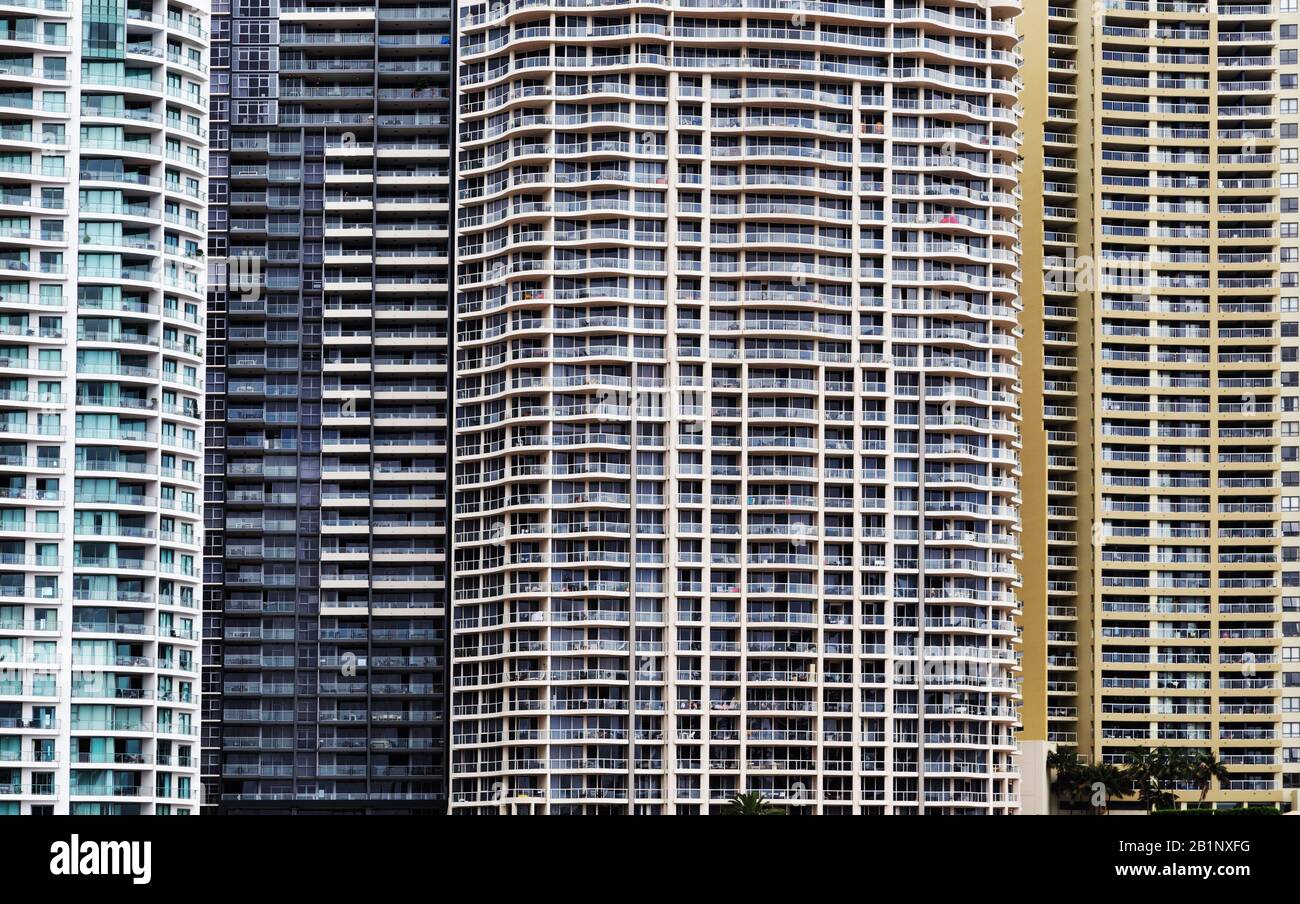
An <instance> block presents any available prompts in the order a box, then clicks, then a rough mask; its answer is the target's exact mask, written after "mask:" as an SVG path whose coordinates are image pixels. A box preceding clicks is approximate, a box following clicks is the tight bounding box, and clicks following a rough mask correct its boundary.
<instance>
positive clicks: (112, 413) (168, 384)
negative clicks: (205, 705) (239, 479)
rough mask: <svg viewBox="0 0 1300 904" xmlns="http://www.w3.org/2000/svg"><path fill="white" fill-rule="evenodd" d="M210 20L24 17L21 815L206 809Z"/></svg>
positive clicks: (16, 46)
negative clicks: (202, 805)
mask: <svg viewBox="0 0 1300 904" xmlns="http://www.w3.org/2000/svg"><path fill="white" fill-rule="evenodd" d="M207 18H208V15H207V8H206V4H205V3H202V2H191V0H174V2H163V0H156V2H153V3H150V2H147V0H93V2H86V3H80V4H70V3H67V2H65V0H11V2H4V3H0V57H3V60H2V61H0V813H15V814H18V813H47V814H49V813H54V814H65V813H72V814H168V813H170V814H185V813H197V811H198V803H199V801H198V773H199V760H198V747H199V713H198V691H199V629H200V623H199V620H200V613H199V599H200V594H199V581H200V571H199V555H200V549H199V545H198V537H199V518H200V514H199V502H200V500H199V488H200V483H199V480H200V449H201V441H202V436H201V431H200V420H199V418H200V416H201V408H200V404H199V399H200V397H201V388H202V383H201V380H202V370H203V357H202V355H203V336H202V320H201V313H202V306H203V295H202V286H203V264H202V262H201V261H200V258H201V257H202V253H203V252H202V242H203V233H204V228H205V224H204V222H203V219H202V215H201V214H202V210H203V205H204V200H205V194H204V193H205V190H206V181H207V179H206V152H205V146H206V124H207V102H208V98H207V63H208V60H207V53H206V43H207V41H206V39H207V34H206V27H207Z"/></svg>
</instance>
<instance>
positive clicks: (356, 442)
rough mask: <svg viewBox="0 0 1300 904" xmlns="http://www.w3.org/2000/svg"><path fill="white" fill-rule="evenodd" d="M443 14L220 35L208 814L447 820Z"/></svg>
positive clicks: (386, 13)
mask: <svg viewBox="0 0 1300 904" xmlns="http://www.w3.org/2000/svg"><path fill="white" fill-rule="evenodd" d="M449 9H450V7H449V4H447V3H445V2H420V0H382V2H369V3H362V4H357V3H356V2H355V0H345V2H330V0H233V2H230V0H224V2H220V3H218V4H217V5H216V8H215V9H214V17H213V51H212V52H213V67H214V70H213V71H214V74H213V106H212V118H213V142H212V148H213V151H212V173H213V186H212V195H213V198H212V208H211V219H210V223H211V233H210V244H209V253H210V255H211V257H212V264H213V267H212V272H213V278H212V281H211V284H210V286H209V305H210V317H209V323H208V336H209V342H210V346H209V348H210V367H209V370H208V389H209V396H208V405H207V416H208V424H207V430H208V442H207V447H208V454H207V467H206V475H207V485H206V492H207V500H208V501H207V508H206V520H207V535H206V553H207V556H206V559H205V568H206V602H205V614H206V618H207V625H208V630H207V635H206V637H207V640H206V644H205V651H204V662H205V666H206V667H207V669H208V671H207V672H206V677H205V690H206V693H205V698H204V715H205V729H204V742H203V747H204V764H203V765H204V776H205V778H204V782H205V788H206V791H207V797H206V803H207V804H209V805H212V806H214V807H219V808H220V810H221V811H222V812H248V811H251V810H254V809H257V810H261V811H266V810H268V809H269V810H273V811H277V812H291V811H292V812H297V811H301V810H304V809H308V808H310V809H317V810H319V809H326V810H332V811H337V812H400V813H424V812H430V811H438V812H441V811H445V809H446V789H445V782H444V780H443V778H442V776H443V773H444V768H445V760H444V749H445V743H444V740H443V739H444V736H445V734H446V722H445V718H444V715H443V714H444V709H445V706H446V698H445V693H444V683H445V681H446V673H445V663H444V661H443V647H444V645H445V642H446V636H445V633H444V623H443V618H444V612H445V605H444V594H445V593H446V586H447V585H446V575H445V567H446V551H445V546H446V541H445V532H446V521H447V518H446V506H447V496H446V490H445V485H446V480H447V465H446V461H447V448H448V435H447V433H448V425H447V404H448V400H447V383H448V323H449V319H450V317H449V305H448V266H449V265H448V248H447V243H448V234H449V232H448V211H449V201H448V195H447V192H448V179H449V177H448V171H449V156H448V155H449V151H448V148H449V137H450V136H449V133H448V129H449V126H448V123H449V116H450V108H449V106H448V104H449V97H450V90H449V81H448V80H449V77H450V66H451V63H450V60H451V38H450V29H451V17H450V12H449Z"/></svg>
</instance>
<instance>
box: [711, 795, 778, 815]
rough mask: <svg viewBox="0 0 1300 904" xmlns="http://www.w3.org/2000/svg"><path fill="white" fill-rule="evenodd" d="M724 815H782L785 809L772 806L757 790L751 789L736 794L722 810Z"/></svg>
mask: <svg viewBox="0 0 1300 904" xmlns="http://www.w3.org/2000/svg"><path fill="white" fill-rule="evenodd" d="M722 815H724V816H784V815H785V811H784V810H782V809H781V808H780V807H774V806H772V805H771V804H770V803H768V802H767V799H766V798H765V797H763V795H762V794H759V793H758V792H757V791H751V792H749V793H748V794H738V795H736V796H735V797H733V798H732V799H731V800H730V801H729V802H728V803H727V807H726V809H724V810H723V811H722Z"/></svg>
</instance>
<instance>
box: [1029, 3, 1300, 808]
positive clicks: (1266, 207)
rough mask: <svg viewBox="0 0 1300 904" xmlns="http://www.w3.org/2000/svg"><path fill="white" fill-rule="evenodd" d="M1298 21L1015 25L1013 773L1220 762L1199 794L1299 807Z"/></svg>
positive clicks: (1125, 10) (1243, 14) (1047, 9)
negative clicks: (1294, 677)
mask: <svg viewBox="0 0 1300 904" xmlns="http://www.w3.org/2000/svg"><path fill="white" fill-rule="evenodd" d="M1296 22H1297V15H1296V4H1295V3H1294V0H1277V2H1254V3H1248V2H1244V0H1242V2H1238V0H1218V2H1210V3H1206V2H1165V0H1151V2H1147V0H1125V2H1106V3H1104V4H1093V3H1083V2H1077V3H1076V2H1060V3H1056V2H1054V3H1053V4H1051V5H1050V6H1044V7H1041V8H1035V9H1034V10H1032V11H1027V15H1026V17H1025V19H1024V20H1023V25H1022V31H1023V32H1024V34H1025V36H1026V41H1025V45H1026V49H1027V52H1028V53H1030V54H1031V56H1030V59H1029V61H1028V64H1027V70H1026V82H1027V84H1028V85H1029V86H1030V87H1029V89H1028V91H1027V94H1026V99H1025V106H1026V112H1025V120H1026V131H1027V135H1026V149H1027V165H1026V186H1025V187H1026V192H1025V194H1026V198H1027V199H1029V198H1034V199H1037V198H1041V203H1040V202H1039V201H1037V200H1035V201H1034V202H1033V203H1027V204H1026V208H1025V220H1026V223H1025V243H1026V247H1027V248H1033V249H1034V251H1033V252H1032V254H1034V255H1037V254H1038V253H1039V252H1040V249H1041V255H1042V257H1041V259H1037V257H1036V256H1035V257H1033V258H1031V257H1030V254H1029V253H1027V256H1026V262H1025V271H1026V273H1028V274H1032V276H1031V277H1029V278H1027V280H1026V293H1025V295H1026V298H1025V308H1026V324H1027V329H1028V335H1027V337H1026V338H1027V340H1029V341H1027V343H1026V348H1027V349H1033V352H1032V354H1030V356H1029V357H1030V358H1031V360H1029V361H1027V362H1026V368H1025V371H1026V385H1025V394H1026V412H1027V416H1026V420H1027V421H1028V422H1031V424H1030V426H1029V429H1028V430H1027V432H1026V441H1025V485H1026V494H1025V507H1024V524H1025V537H1026V550H1025V569H1024V570H1025V583H1024V588H1023V600H1024V608H1025V618H1024V627H1025V653H1026V663H1027V668H1026V681H1025V707H1024V725H1025V731H1024V739H1025V741H1026V743H1027V744H1028V745H1029V746H1030V747H1032V748H1033V750H1034V752H1035V756H1029V755H1027V756H1026V762H1025V763H1024V769H1025V771H1026V772H1027V773H1028V772H1030V771H1033V772H1034V773H1035V775H1037V774H1039V773H1040V772H1041V771H1042V768H1041V754H1042V753H1043V752H1044V751H1045V750H1046V749H1047V747H1049V746H1050V745H1057V746H1062V745H1069V746H1076V747H1077V748H1078V749H1079V751H1080V752H1081V753H1082V754H1084V755H1086V756H1088V757H1089V758H1090V759H1091V760H1093V761H1101V762H1107V763H1114V764H1122V763H1123V762H1124V761H1125V758H1126V756H1127V754H1128V753H1129V752H1130V751H1132V750H1135V749H1137V748H1141V747H1170V748H1176V749H1180V750H1183V751H1185V752H1189V753H1191V752H1196V751H1203V750H1212V751H1214V752H1215V754H1216V755H1217V757H1218V758H1219V760H1220V761H1222V762H1223V763H1224V764H1226V766H1227V768H1228V771H1229V773H1230V775H1231V777H1230V778H1229V779H1228V781H1227V782H1224V783H1216V786H1215V788H1214V789H1213V790H1212V791H1211V793H1210V795H1209V797H1208V801H1209V802H1210V803H1211V804H1212V805H1223V806H1227V805H1243V804H1277V803H1280V802H1283V801H1284V800H1285V799H1286V798H1287V796H1288V794H1289V792H1286V791H1285V789H1284V782H1283V777H1282V771H1283V768H1282V757H1283V750H1282V731H1283V725H1282V706H1283V704H1282V699H1281V698H1282V685H1283V674H1282V673H1283V669H1282V662H1281V660H1282V652H1283V651H1282V632H1283V622H1284V618H1285V616H1284V610H1286V609H1288V608H1289V609H1294V608H1295V605H1294V598H1293V597H1292V598H1287V597H1285V591H1284V589H1283V584H1284V581H1283V578H1284V577H1286V578H1287V581H1286V583H1288V584H1291V583H1295V582H1296V579H1295V575H1294V573H1289V574H1284V567H1283V565H1282V560H1283V558H1284V554H1285V557H1286V558H1288V559H1289V560H1291V561H1294V560H1295V558H1296V554H1297V552H1300V550H1292V552H1291V553H1289V554H1286V548H1287V547H1288V546H1291V545H1292V544H1294V543H1295V542H1296V541H1294V540H1290V541H1287V540H1286V539H1285V538H1286V537H1292V536H1295V535H1297V534H1298V533H1300V530H1298V529H1296V528H1294V526H1293V525H1291V524H1289V523H1285V519H1286V518H1287V517H1288V516H1287V515H1286V514H1285V513H1286V512H1288V511H1292V510H1294V509H1295V508H1296V507H1297V503H1296V501H1295V497H1288V496H1287V495H1286V494H1287V493H1288V492H1295V491H1294V490H1287V489H1285V487H1286V486H1293V485H1294V484H1295V480H1296V472H1295V471H1294V470H1291V471H1287V470H1285V469H1286V468H1287V465H1285V464H1284V463H1283V462H1284V461H1285V462H1294V461H1295V448H1294V447H1287V446H1286V443H1287V441H1288V440H1287V439H1286V437H1287V436H1290V435H1291V434H1293V433H1294V432H1295V430H1296V425H1295V424H1284V418H1285V417H1287V415H1284V414H1283V412H1284V411H1294V410H1295V405H1296V401H1295V399H1294V398H1291V397H1289V395H1288V391H1287V390H1286V389H1285V388H1284V387H1288V386H1289V387H1294V386H1295V379H1296V370H1295V369H1296V365H1295V363H1294V362H1295V354H1296V352H1295V349H1294V348H1293V347H1292V348H1290V349H1289V350H1288V349H1285V348H1284V347H1283V346H1284V344H1289V345H1290V346H1294V342H1291V343H1284V340H1283V337H1284V336H1286V335H1290V336H1294V335H1295V329H1296V326H1295V323H1294V321H1295V319H1296V318H1295V315H1294V314H1291V316H1290V317H1289V318H1288V317H1285V316H1284V315H1283V314H1282V312H1283V311H1291V312H1293V311H1294V309H1295V305H1296V299H1295V297H1294V296H1295V294H1296V289H1295V279H1296V275H1295V271H1296V267H1295V253H1296V252H1295V251H1294V250H1289V251H1288V250H1286V249H1287V247H1290V248H1292V249H1294V247H1295V244H1296V242H1295V229H1296V226H1295V225H1294V223H1295V219H1296V217H1295V203H1296V202H1295V199H1296V195H1297V192H1296V188H1295V179H1296V175H1295V172H1296V166H1295V154H1296V151H1295V134H1296V133H1295V128H1296V126H1295V123H1296V115H1295V113H1296V100H1295V99H1294V98H1295V90H1294V89H1295V78H1296V76H1295V65H1294V64H1295V49H1294V48H1295V31H1296ZM1031 48H1032V49H1031ZM1288 61H1289V63H1288ZM1288 98H1289V99H1288ZM1288 148H1289V149H1288ZM1287 161H1289V165H1287ZM1284 214H1285V215H1284ZM1288 222H1289V223H1290V224H1291V225H1289V226H1288V225H1284V224H1285V223H1288ZM1286 235H1289V236H1290V238H1289V240H1284V239H1283V236H1286ZM1283 262H1287V263H1289V266H1283V265H1282V263H1283ZM1287 287H1289V288H1287ZM1286 320H1289V321H1290V322H1291V325H1290V326H1289V327H1288V326H1287V325H1286V323H1284V321H1286ZM1039 349H1041V352H1040V351H1039ZM1289 392H1290V395H1293V394H1294V389H1291V390H1290V391H1289ZM1032 400H1041V404H1039V402H1038V401H1032ZM1040 413H1041V415H1042V417H1041V424H1040V423H1039V417H1038V415H1039V414H1040ZM1292 416H1293V415H1292ZM1284 427H1285V429H1284ZM1291 442H1294V440H1291ZM1290 467H1291V468H1294V465H1291V466H1290ZM1292 619H1294V616H1292ZM1031 663H1032V665H1031ZM1035 758H1036V759H1037V762H1035V761H1034V760H1035ZM1179 797H1180V800H1182V801H1184V802H1186V801H1192V800H1195V799H1196V798H1197V797H1199V794H1198V792H1197V791H1196V790H1195V789H1194V788H1192V787H1190V786H1188V787H1184V788H1181V789H1180V790H1179Z"/></svg>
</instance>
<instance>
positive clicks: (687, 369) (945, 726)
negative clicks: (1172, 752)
mask: <svg viewBox="0 0 1300 904" xmlns="http://www.w3.org/2000/svg"><path fill="white" fill-rule="evenodd" d="M1018 8H1019V6H1018V3H1015V2H1010V0H938V2H931V3H922V2H912V0H875V2H872V0H866V2H858V3H831V2H802V3H799V2H791V3H786V2H777V0H627V2H617V0H615V2H609V0H523V2H497V3H491V4H488V3H484V2H471V3H462V4H461V7H460V12H459V15H460V21H459V25H460V29H461V33H460V40H459V64H458V65H459V72H458V77H459V89H458V90H459V92H460V99H459V111H458V116H459V152H458V164H457V166H458V179H457V189H458V222H457V230H458V255H459V264H458V280H457V284H458V294H457V304H456V322H457V327H456V341H457V366H456V459H457V464H456V486H455V513H454V517H455V561H456V569H457V577H456V581H455V592H454V601H453V604H454V609H453V614H454V622H453V632H452V644H453V650H452V655H453V659H452V663H453V678H452V688H451V692H452V701H451V718H452V744H453V757H452V765H451V789H452V790H451V799H452V804H451V806H452V809H453V811H460V810H464V811H471V812H521V811H533V812H549V813H600V812H634V813H674V812H676V813H683V812H710V811H712V812H718V811H719V810H721V809H722V808H723V807H725V806H726V804H727V802H728V801H730V800H731V799H732V798H734V797H735V796H737V795H738V794H742V793H746V792H759V793H760V794H762V795H763V796H764V797H765V798H767V799H769V800H771V801H774V802H776V803H778V804H781V805H783V806H788V807H790V808H792V809H798V810H801V811H805V812H818V813H849V812H866V813H915V812H927V813H1007V812H1012V811H1014V810H1015V809H1016V808H1017V806H1018V803H1017V800H1018V795H1017V784H1018V778H1017V772H1016V764H1015V753H1014V750H1015V748H1014V743H1013V730H1014V727H1015V725H1016V719H1017V713H1016V705H1017V701H1018V698H1019V691H1018V686H1017V680H1016V676H1017V671H1018V667H1017V660H1016V642H1017V636H1016V631H1015V628H1014V626H1013V623H1012V619H1013V616H1014V615H1015V612H1016V610H1015V607H1016V603H1015V600H1014V595H1013V588H1014V586H1015V585H1016V583H1017V580H1018V578H1017V570H1016V564H1015V562H1016V560H1017V558H1018V555H1019V538H1018V528H1017V522H1016V505H1017V502H1018V498H1019V491H1018V483H1017V480H1018V475H1019V460H1018V453H1017V450H1018V448H1019V436H1018V417H1017V413H1016V412H1017V398H1018V393H1019V385H1018V365H1019V357H1018V354H1017V348H1016V343H1017V335H1018V329H1017V316H1018V311H1019V299H1018V289H1019V280H1020V276H1019V271H1018V261H1019V254H1020V248H1019V246H1018V244H1017V241H1018V239H1017V232H1018V220H1017V201H1018V197H1017V189H1016V186H1017V181H1018V170H1017V146H1018V141H1019V136H1018V132H1017V120H1018V110H1017V108H1016V93H1017V90H1018V84H1017V81H1016V71H1017V63H1018V59H1019V57H1018V54H1017V49H1016V36H1015V31H1014V27H1013V19H1014V17H1015V15H1016V13H1017V12H1018Z"/></svg>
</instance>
